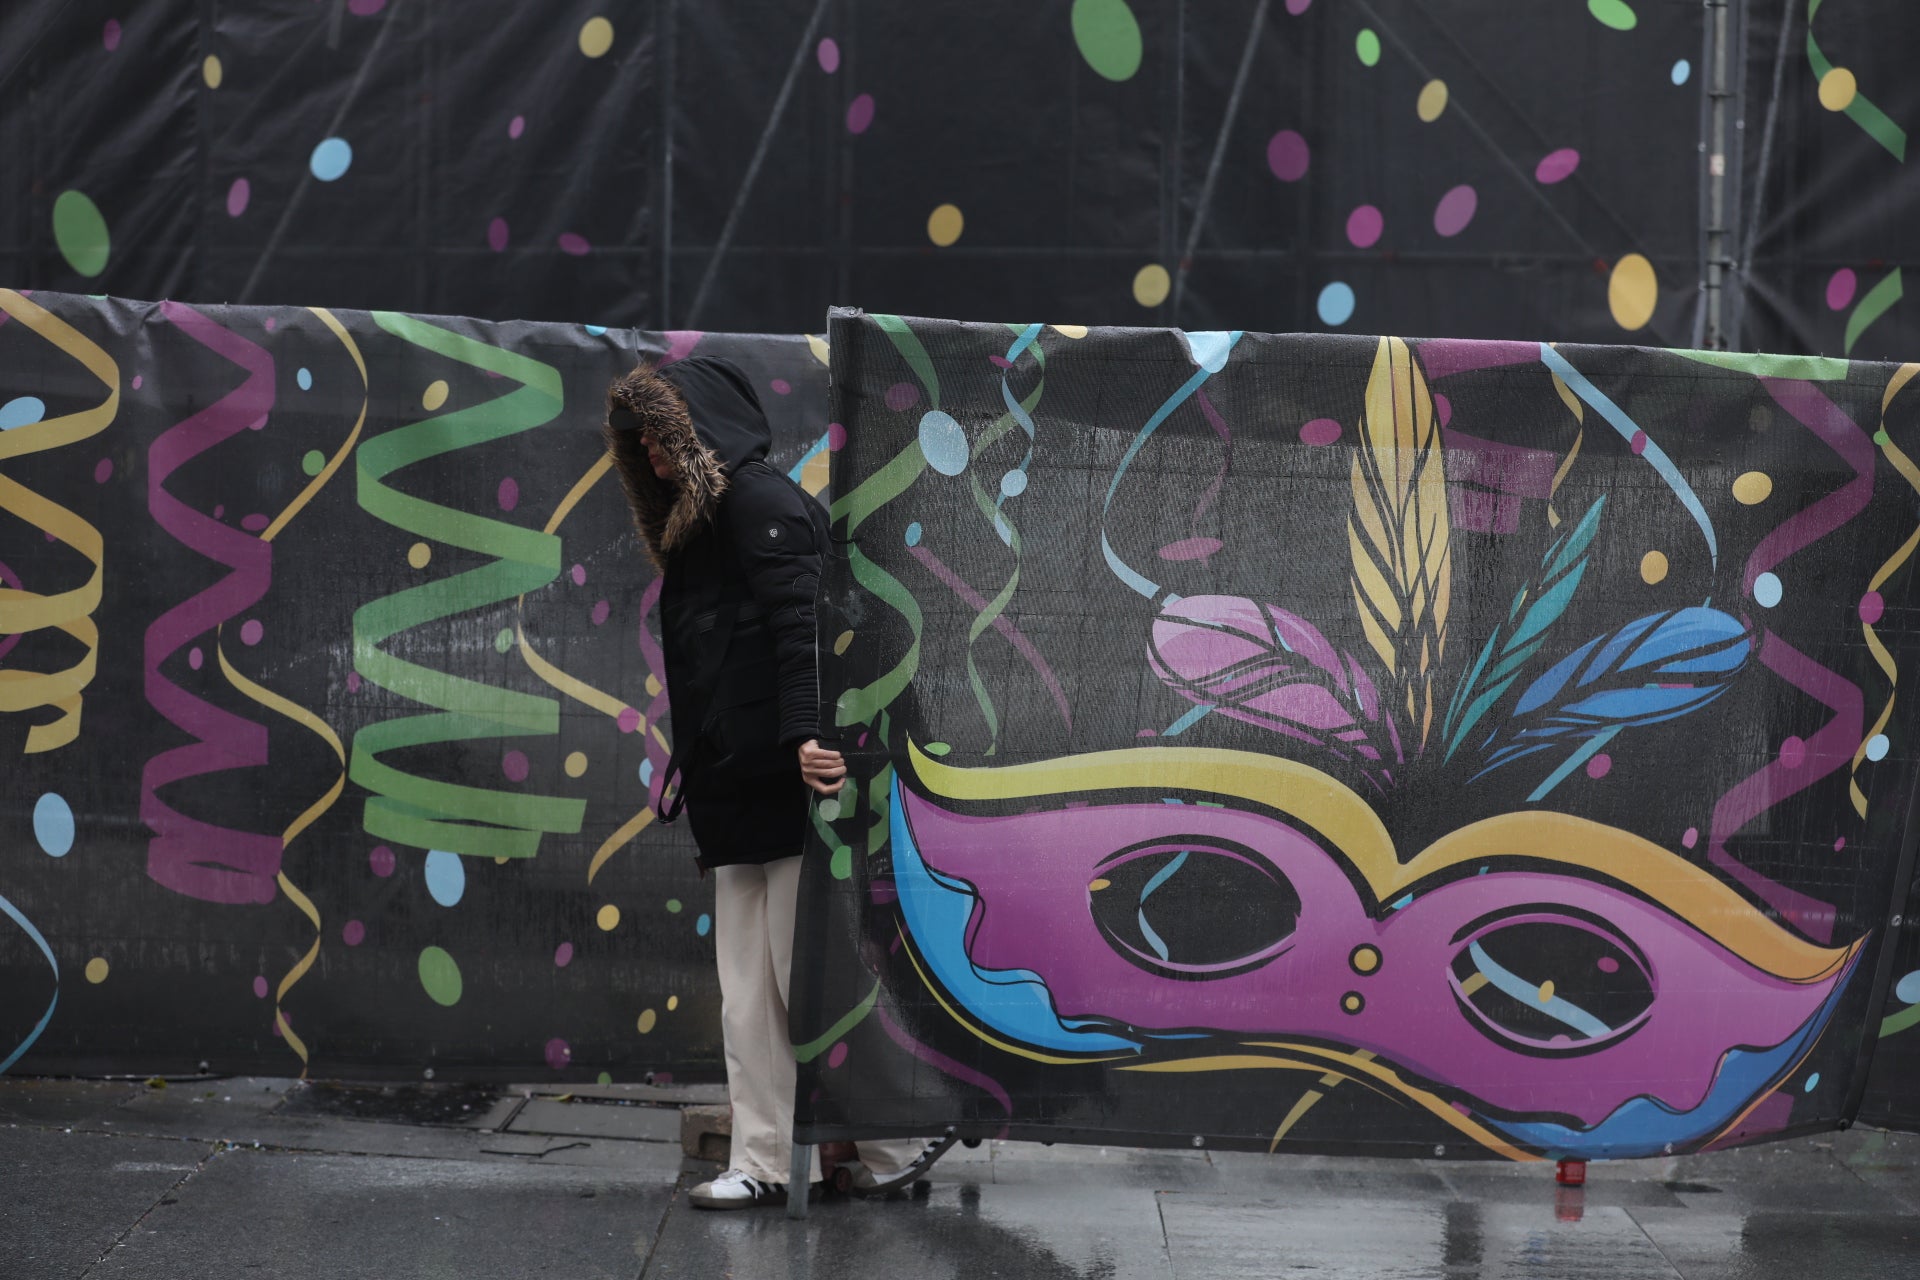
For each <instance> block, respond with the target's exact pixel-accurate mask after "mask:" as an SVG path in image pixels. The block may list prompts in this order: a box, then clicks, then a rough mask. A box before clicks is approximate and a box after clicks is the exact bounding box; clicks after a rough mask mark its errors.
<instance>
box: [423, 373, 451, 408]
mask: <svg viewBox="0 0 1920 1280" xmlns="http://www.w3.org/2000/svg"><path fill="white" fill-rule="evenodd" d="M446 402H447V384H446V381H445V379H442V378H435V379H434V380H433V381H432V382H429V383H428V384H427V389H426V390H425V391H423V392H421V393H420V405H421V407H422V408H425V409H438V408H439V407H440V406H441V405H443V404H445V403H446Z"/></svg>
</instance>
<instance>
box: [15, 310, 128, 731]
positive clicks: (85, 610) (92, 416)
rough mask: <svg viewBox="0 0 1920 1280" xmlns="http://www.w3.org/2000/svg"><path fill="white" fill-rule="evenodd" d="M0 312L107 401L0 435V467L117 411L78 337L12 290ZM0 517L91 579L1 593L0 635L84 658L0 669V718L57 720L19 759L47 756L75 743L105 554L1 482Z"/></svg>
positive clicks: (113, 367)
mask: <svg viewBox="0 0 1920 1280" xmlns="http://www.w3.org/2000/svg"><path fill="white" fill-rule="evenodd" d="M0 311H5V312H6V313H7V314H8V315H10V316H12V317H13V318H14V319H16V320H18V321H20V323H22V324H24V325H26V326H27V327H28V328H29V329H31V330H33V332H35V333H37V334H39V335H40V336H41V337H42V338H45V339H46V340H47V341H48V342H50V343H52V344H53V345H54V346H56V347H58V348H59V349H60V350H62V351H64V352H66V353H67V354H68V355H70V356H72V357H73V358H74V359H75V360H77V361H79V362H80V364H81V365H82V366H84V367H85V368H86V370H87V372H88V373H90V374H92V375H93V376H94V377H95V378H97V379H99V381H100V384H101V385H102V386H104V387H105V388H106V389H107V398H106V399H105V400H103V401H101V402H100V403H99V404H97V405H95V406H94V407H93V408H91V409H83V410H81V411H80V412H78V413H69V414H65V415H63V416H61V417H58V418H49V419H45V420H43V421H40V422H32V423H28V424H26V425H24V426H19V427H15V428H14V429H13V430H11V431H6V432H0V461H5V460H6V459H8V458H17V457H22V456H24V455H26V454H30V453H40V452H43V451H45V450H48V449H57V448H60V447H61V446H63V445H69V444H73V443H75V442H76V441H80V440H84V439H86V438H87V437H89V436H93V435H97V434H99V433H100V432H101V431H104V430H105V429H106V428H107V425H108V424H109V423H111V422H112V421H113V420H114V417H115V415H117V414H118V413H119V411H120V367H119V366H118V365H117V364H115V363H114V361H113V358H112V357H111V356H109V355H108V354H107V353H106V352H105V351H103V350H102V349H101V348H100V347H99V346H97V345H96V344H95V343H93V342H92V341H90V340H88V339H87V338H86V337H85V336H84V335H83V334H81V333H80V331H79V330H77V329H75V328H74V327H73V326H72V325H70V324H68V323H67V322H66V321H64V320H62V319H61V318H60V317H58V316H56V315H54V314H53V313H52V312H50V311H48V310H47V309H46V308H44V307H42V306H40V305H39V304H38V303H35V302H32V301H29V300H28V299H27V298H26V297H24V296H23V295H21V294H19V293H17V292H15V291H14V290H12V289H0ZM0 510H5V511H10V512H12V513H13V514H14V515H17V516H19V517H20V518H21V519H23V520H25V521H26V522H27V523H29V524H31V525H33V526H34V527H35V528H38V529H40V530H41V531H42V532H44V533H48V534H51V535H52V536H53V537H55V538H57V539H59V540H60V541H62V542H64V543H66V544H67V545H68V546H70V547H72V548H73V549H74V550H75V551H78V552H79V553H80V554H81V555H83V556H85V557H86V558H87V559H88V560H89V561H90V562H91V563H92V565H93V573H92V575H91V576H90V577H89V578H88V579H87V581H86V582H85V583H84V584H82V585H81V586H78V587H75V588H74V589H73V590H71V591H62V592H60V593H58V594H56V595H50V596H49V595H41V594H39V593H38V592H35V591H29V590H26V589H25V588H24V585H23V586H22V587H21V588H20V589H13V588H6V587H0V635H20V634H24V633H26V632H29V631H41V630H46V629H53V630H58V631H64V632H66V634H68V635H69V636H72V637H73V638H74V639H75V640H77V641H79V642H80V644H81V645H82V647H84V649H85V650H86V652H85V653H84V654H82V655H81V657H80V660H79V661H78V662H75V663H74V664H73V665H72V666H70V667H68V668H67V669H66V670H64V671H52V672H47V671H23V670H20V669H19V668H18V667H7V668H0V714H3V713H6V712H10V711H32V710H36V709H38V708H40V707H52V708H54V709H55V710H57V711H59V712H60V716H59V718H58V719H55V720H53V721H50V722H49V723H47V724H37V725H34V726H32V727H31V728H29V729H28V730H27V743H26V750H25V754H27V755H33V754H35V753H36V752H41V751H52V750H55V749H56V748H59V747H64V746H66V745H67V744H68V743H70V742H72V741H73V740H74V739H75V738H77V737H79V736H80V710H81V702H82V698H81V693H82V690H84V689H85V688H86V687H87V685H88V684H90V683H91V682H92V680H93V677H94V673H95V671H96V669H97V665H98V661H99V651H100V628H99V626H98V624H96V623H95V622H94V620H93V611H94V610H95V609H97V608H99V607H100V594H101V576H102V569H103V565H104V563H105V558H106V556H105V552H106V547H105V543H104V541H103V540H102V539H101V536H100V531H99V530H98V529H96V528H94V527H93V526H92V525H91V524H89V523H87V522H86V521H85V520H83V519H81V518H80V517H79V516H77V515H75V514H74V513H73V512H71V511H68V510H67V509H66V508H65V507H62V506H60V505H59V504H58V503H55V502H50V501H48V500H47V499H46V498H43V497H41V496H40V495H39V494H37V493H35V492H33V491H32V490H31V489H28V488H27V487H26V486H25V485H22V484H20V483H18V482H17V481H15V480H13V479H11V478H9V477H7V476H4V475H0Z"/></svg>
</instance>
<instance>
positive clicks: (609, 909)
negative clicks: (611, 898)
mask: <svg viewBox="0 0 1920 1280" xmlns="http://www.w3.org/2000/svg"><path fill="white" fill-rule="evenodd" d="M593 922H594V923H595V924H597V925H599V926H600V930H601V932H603V933H612V932H613V931H614V930H615V929H618V928H619V927H620V908H618V907H616V906H614V905H613V904H612V903H611V902H609V903H608V904H607V905H606V906H604V907H601V908H600V910H599V911H597V912H595V913H594V917H593Z"/></svg>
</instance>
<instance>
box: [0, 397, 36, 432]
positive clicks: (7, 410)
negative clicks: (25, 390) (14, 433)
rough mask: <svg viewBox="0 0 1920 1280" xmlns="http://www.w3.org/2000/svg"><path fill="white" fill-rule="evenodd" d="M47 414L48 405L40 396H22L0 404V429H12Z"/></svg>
mask: <svg viewBox="0 0 1920 1280" xmlns="http://www.w3.org/2000/svg"><path fill="white" fill-rule="evenodd" d="M46 416H47V406H46V405H45V404H44V403H43V402H42V401H41V400H40V398H39V397H38V396H21V397H20V398H19V399H17V400H9V401H7V402H6V403H5V404H3V405H0V431H11V430H13V428H15V427H24V426H26V425H27V424H28V423H32V422H38V421H40V419H42V418H44V417H46Z"/></svg>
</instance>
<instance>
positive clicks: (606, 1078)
mask: <svg viewBox="0 0 1920 1280" xmlns="http://www.w3.org/2000/svg"><path fill="white" fill-rule="evenodd" d="M594 1078H595V1079H596V1080H598V1081H599V1082H600V1083H601V1084H612V1083H613V1073H612V1072H611V1071H602V1072H601V1073H600V1074H599V1075H598V1076H595V1077H594Z"/></svg>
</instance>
